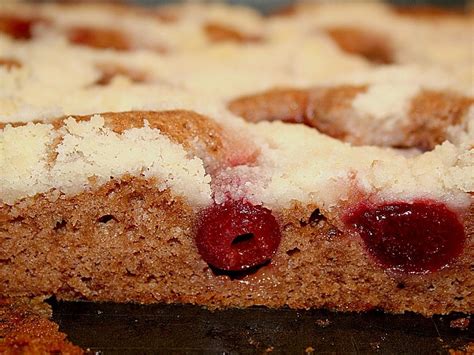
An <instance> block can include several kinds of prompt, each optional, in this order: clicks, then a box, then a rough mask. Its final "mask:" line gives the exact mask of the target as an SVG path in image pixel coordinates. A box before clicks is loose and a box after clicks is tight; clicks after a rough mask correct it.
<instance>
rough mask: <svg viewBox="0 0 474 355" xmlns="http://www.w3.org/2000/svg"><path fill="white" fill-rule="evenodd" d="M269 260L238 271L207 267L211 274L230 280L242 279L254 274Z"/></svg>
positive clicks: (266, 264) (267, 263) (268, 262)
mask: <svg viewBox="0 0 474 355" xmlns="http://www.w3.org/2000/svg"><path fill="white" fill-rule="evenodd" d="M270 262H271V261H270V260H268V261H267V262H265V263H263V264H260V265H256V266H253V267H250V268H248V269H245V270H240V271H230V270H221V269H219V268H216V267H213V266H210V267H209V268H210V270H211V271H212V274H213V275H214V276H227V277H228V278H229V279H230V280H231V281H233V280H242V279H244V278H245V277H247V276H250V275H255V274H256V273H257V272H258V271H259V270H260V269H262V268H263V267H265V266H268V265H269V264H270Z"/></svg>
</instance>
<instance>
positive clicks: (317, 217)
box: [309, 208, 326, 224]
mask: <svg viewBox="0 0 474 355" xmlns="http://www.w3.org/2000/svg"><path fill="white" fill-rule="evenodd" d="M325 220H326V217H324V216H323V215H322V213H321V211H320V210H319V208H316V209H315V210H314V211H313V213H311V216H309V224H318V223H319V222H321V221H325Z"/></svg>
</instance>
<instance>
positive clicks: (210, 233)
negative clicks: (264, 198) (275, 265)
mask: <svg viewBox="0 0 474 355" xmlns="http://www.w3.org/2000/svg"><path fill="white" fill-rule="evenodd" d="M280 239H281V234H280V227H279V225H278V222H277V221H276V219H275V217H274V216H273V215H272V212H271V211H270V210H269V209H267V208H265V207H263V206H258V205H253V204H251V203H250V202H246V201H242V200H238V201H236V200H227V201H226V202H224V203H223V204H216V203H215V204H213V205H212V206H210V207H209V208H207V209H205V210H204V211H203V212H201V214H200V221H199V227H198V231H197V235H196V245H197V248H198V251H199V253H200V254H201V256H202V258H203V259H204V261H206V262H207V263H208V264H210V265H211V266H214V267H216V268H218V269H221V270H225V271H241V270H246V269H249V268H251V267H253V266H257V265H261V264H263V263H265V262H267V261H269V260H270V259H271V258H272V256H273V255H274V254H275V252H276V250H277V249H278V246H279V244H280Z"/></svg>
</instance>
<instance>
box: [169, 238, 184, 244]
mask: <svg viewBox="0 0 474 355" xmlns="http://www.w3.org/2000/svg"><path fill="white" fill-rule="evenodd" d="M168 244H170V245H181V244H182V243H181V241H180V240H179V239H178V238H170V239H168Z"/></svg>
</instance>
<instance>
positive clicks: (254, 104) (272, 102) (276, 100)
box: [228, 88, 308, 123]
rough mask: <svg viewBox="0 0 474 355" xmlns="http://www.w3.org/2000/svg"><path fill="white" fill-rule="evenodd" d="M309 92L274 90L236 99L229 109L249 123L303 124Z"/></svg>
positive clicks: (230, 103)
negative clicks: (277, 122) (279, 122)
mask: <svg viewBox="0 0 474 355" xmlns="http://www.w3.org/2000/svg"><path fill="white" fill-rule="evenodd" d="M307 105H308V92H307V91H306V90H298V89H284V88H282V89H273V90H269V91H265V92H262V93H258V94H255V95H248V96H242V97H239V98H236V99H234V100H232V101H231V102H229V104H228V108H229V110H231V111H232V112H233V113H234V114H236V115H238V116H241V117H243V118H245V119H246V120H247V121H249V122H259V121H284V122H292V123H303V122H304V121H305V118H306V107H307Z"/></svg>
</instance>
